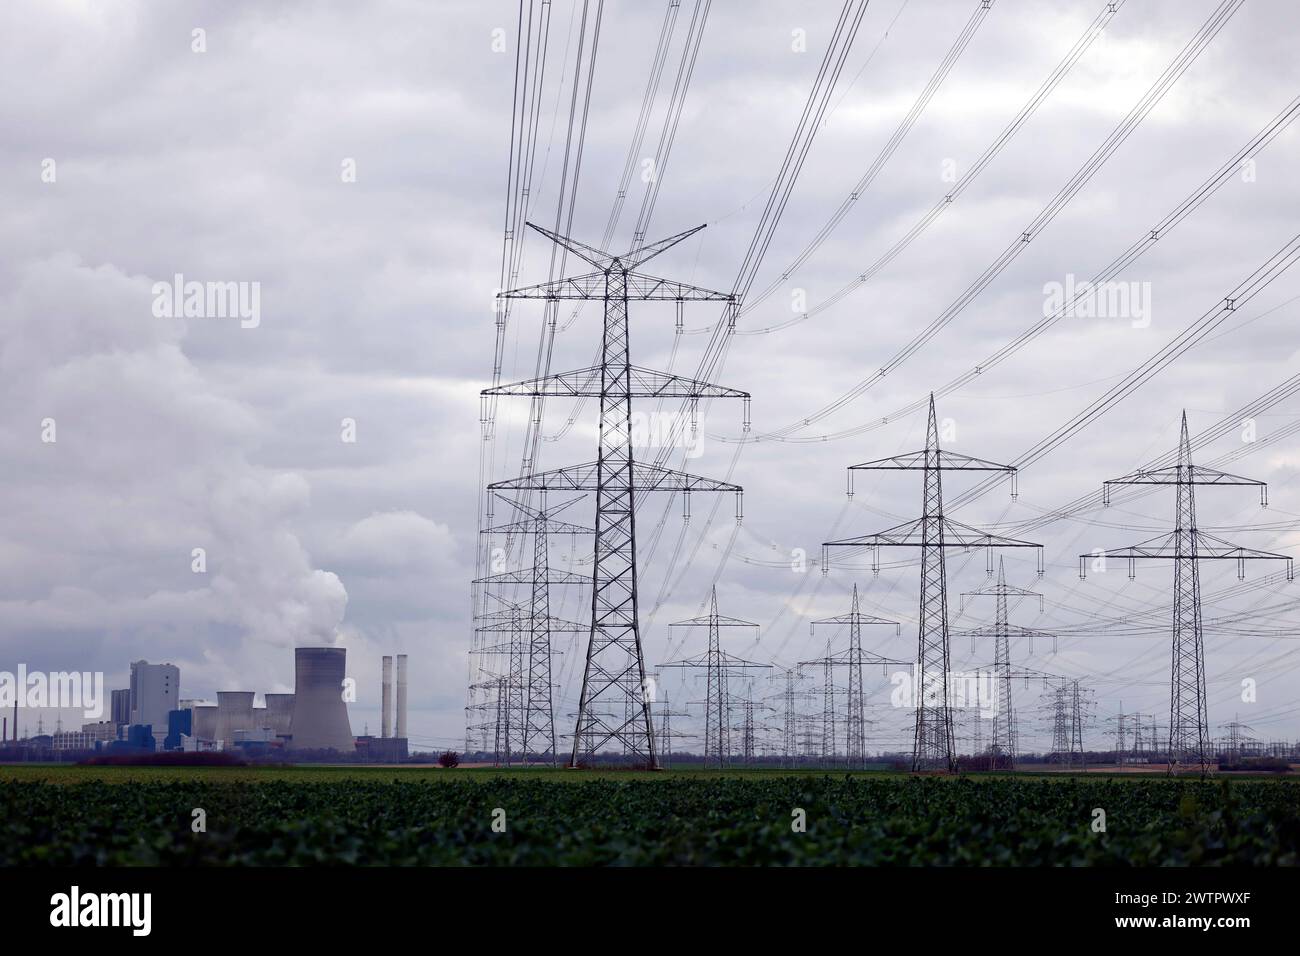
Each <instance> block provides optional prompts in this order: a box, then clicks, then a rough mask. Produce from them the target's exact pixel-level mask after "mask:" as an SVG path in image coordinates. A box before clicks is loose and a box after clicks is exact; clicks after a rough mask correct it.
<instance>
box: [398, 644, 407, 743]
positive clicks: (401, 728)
mask: <svg viewBox="0 0 1300 956" xmlns="http://www.w3.org/2000/svg"><path fill="white" fill-rule="evenodd" d="M397 736H398V737H402V738H405V737H406V655H405V654H398V655H397Z"/></svg>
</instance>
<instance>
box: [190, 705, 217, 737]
mask: <svg viewBox="0 0 1300 956" xmlns="http://www.w3.org/2000/svg"><path fill="white" fill-rule="evenodd" d="M191 709H192V711H193V715H192V719H191V724H190V730H191V731H192V732H193V734H194V737H195V738H196V739H198V740H216V739H217V705H216V704H195V705H194V707H193V708H191Z"/></svg>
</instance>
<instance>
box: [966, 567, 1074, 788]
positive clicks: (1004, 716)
mask: <svg viewBox="0 0 1300 956" xmlns="http://www.w3.org/2000/svg"><path fill="white" fill-rule="evenodd" d="M1008 596H1015V597H1036V598H1038V609H1039V611H1040V612H1041V611H1042V609H1043V596H1042V595H1041V594H1039V593H1038V592H1037V591H1031V590H1029V589H1028V588H1019V587H1015V586H1014V585H1009V584H1007V573H1006V567H1005V565H1004V562H1003V560H1002V558H1000V557H999V558H998V580H997V584H996V585H994V586H993V587H985V588H980V589H979V590H977V591H968V592H967V593H965V594H963V595H962V605H963V606H964V605H965V602H966V598H968V597H993V598H994V599H995V600H996V610H995V612H994V617H993V626H992V627H975V628H971V629H970V630H966V631H961V632H959V634H958V635H957V636H959V637H969V638H971V642H972V644H973V643H974V641H975V639H976V638H985V637H991V638H993V641H994V650H993V670H994V676H995V678H996V680H997V682H998V683H997V686H998V710H997V713H996V714H995V715H994V717H993V744H992V746H993V750H994V752H995V754H996V753H1000V754H1003V755H1005V756H1006V758H1007V765H1008V767H1007V769H1014V768H1015V765H1016V752H1017V748H1018V747H1019V741H1018V740H1017V739H1016V716H1015V707H1014V706H1013V704H1012V698H1011V687H1012V681H1013V679H1014V678H1015V677H1016V676H1017V675H1016V674H1015V673H1014V672H1013V671H1012V668H1011V639H1012V638H1028V640H1029V642H1030V645H1029V646H1030V652H1031V653H1032V652H1033V641H1034V638H1040V639H1041V638H1048V637H1050V638H1051V639H1052V642H1053V645H1055V642H1056V635H1055V634H1049V633H1047V632H1045V631H1034V630H1030V629H1029V628H1027V627H1020V626H1019V625H1013V624H1011V623H1010V621H1009V620H1008V618H1009V616H1010V613H1009V610H1008V604H1007V598H1008ZM977 720H978V718H977ZM977 726H978V724H977Z"/></svg>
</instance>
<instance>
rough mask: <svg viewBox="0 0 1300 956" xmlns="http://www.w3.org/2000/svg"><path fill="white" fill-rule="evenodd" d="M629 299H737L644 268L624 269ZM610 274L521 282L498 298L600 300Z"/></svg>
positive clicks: (622, 274)
mask: <svg viewBox="0 0 1300 956" xmlns="http://www.w3.org/2000/svg"><path fill="white" fill-rule="evenodd" d="M620 276H621V277H622V279H623V280H625V290H624V291H625V292H626V293H627V296H626V297H627V299H628V301H629V302H733V301H734V297H733V296H732V295H731V294H730V293H728V292H718V291H716V290H714V289H704V288H701V287H700V286H697V285H691V284H690V283H689V282H677V281H676V280H673V279H664V278H662V277H660V276H652V275H647V274H645V273H642V272H627V273H620ZM608 281H609V277H608V276H607V275H606V274H605V273H604V272H588V273H585V274H583V275H578V276H567V277H565V278H563V279H554V280H552V281H550V282H539V283H537V284H536V285H526V286H520V287H519V288H517V289H506V290H505V291H503V292H498V293H497V298H498V299H549V300H560V299H565V300H578V301H586V300H596V299H603V298H605V294H606V292H607V291H608Z"/></svg>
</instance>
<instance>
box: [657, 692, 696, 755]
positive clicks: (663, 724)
mask: <svg viewBox="0 0 1300 956" xmlns="http://www.w3.org/2000/svg"><path fill="white" fill-rule="evenodd" d="M658 696H659V697H660V698H662V700H663V706H662V707H659V708H657V710H658V713H659V737H658V740H659V741H660V743H661V749H660V751H659V765H660V766H661V767H663V768H664V769H667V768H668V761H669V759H671V758H670V756H669V755H670V754H671V753H672V750H673V738H674V737H686V736H691V735H689V734H678V733H674V732H673V725H672V718H674V717H689V716H690V714H688V713H684V712H677V711H674V710H673V709H672V705H671V704H670V703H669V701H668V690H667V688H663V689H661V690H660V691H659V694H658ZM655 703H657V701H655Z"/></svg>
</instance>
